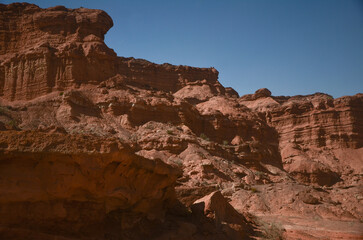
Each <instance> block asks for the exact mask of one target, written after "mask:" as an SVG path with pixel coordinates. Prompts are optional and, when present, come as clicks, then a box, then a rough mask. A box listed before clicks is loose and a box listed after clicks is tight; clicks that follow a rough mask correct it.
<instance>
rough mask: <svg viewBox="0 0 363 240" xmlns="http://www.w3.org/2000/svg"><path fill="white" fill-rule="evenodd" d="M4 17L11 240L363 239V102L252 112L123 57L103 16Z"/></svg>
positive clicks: (230, 96)
mask: <svg viewBox="0 0 363 240" xmlns="http://www.w3.org/2000/svg"><path fill="white" fill-rule="evenodd" d="M0 13H1V14H0V28H1V29H0V30H1V31H0V165H1V168H0V203H1V204H0V219H1V220H0V238H4V239H46V240H48V239H54V238H57V239H64V240H71V239H72V240H74V239H87V240H88V239H89V240H91V239H92V240H94V239H178V240H181V239H194V240H201V239H210V240H212V239H215V240H217V239H218V240H219V239H241V238H242V239H248V238H262V239H281V238H286V239H326V238H329V239H342V238H343V239H344V238H347V239H361V237H362V236H363V233H362V231H361V229H363V226H362V221H363V208H362V207H361V206H362V204H361V201H362V199H363V195H362V186H363V182H362V181H363V180H362V172H363V157H362V156H363V95H362V94H357V95H354V96H346V97H341V98H337V99H334V98H332V97H331V96H329V95H327V94H322V93H316V94H312V95H306V96H293V97H286V96H273V95H272V93H271V92H270V91H269V90H268V89H259V90H257V91H256V92H255V93H254V94H248V95H245V96H242V97H239V95H238V93H237V92H236V91H235V90H233V89H232V88H225V87H223V86H222V85H221V84H220V83H219V81H218V71H217V70H216V69H214V68H196V67H189V66H174V65H170V64H166V63H165V64H155V63H151V62H149V61H146V60H143V59H134V58H125V57H118V56H116V54H115V52H114V51H113V50H112V49H110V48H108V47H107V46H106V45H105V43H104V36H105V34H106V33H107V31H108V30H109V29H110V28H111V27H112V25H113V22H112V19H111V18H110V17H109V16H108V15H107V14H106V13H105V12H103V11H101V10H90V9H85V8H79V9H67V8H65V7H62V6H57V7H52V8H47V9H41V8H39V7H38V6H36V5H33V4H27V3H14V4H10V5H3V4H0ZM312 229H314V230H312Z"/></svg>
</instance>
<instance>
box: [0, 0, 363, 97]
mask: <svg viewBox="0 0 363 240" xmlns="http://www.w3.org/2000/svg"><path fill="white" fill-rule="evenodd" d="M0 2H2V3H11V2H14V1H3V0H0ZM31 3H35V4H37V5H39V6H40V7H49V6H55V5H64V6H66V7H68V8H77V7H80V6H83V7H87V8H97V9H102V10H105V11H106V12H107V13H108V14H109V15H110V16H111V17H112V19H113V21H114V27H113V28H112V29H111V30H110V31H109V32H108V33H107V35H106V39H105V40H106V43H107V44H108V46H109V47H111V48H113V49H114V50H115V51H116V53H117V54H118V55H119V56H125V57H131V56H132V57H135V58H144V59H147V60H149V61H152V62H156V63H164V62H168V63H171V64H177V65H179V64H182V65H190V66H197V67H215V68H216V69H217V70H218V71H219V73H220V74H219V80H220V82H221V83H222V84H223V85H224V86H231V87H233V88H234V89H235V90H237V91H238V92H239V93H240V95H243V94H247V93H253V92H254V91H255V90H256V89H258V88H262V87H266V88H269V89H270V90H271V91H272V94H273V95H297V94H311V93H315V92H325V93H328V94H331V95H333V96H334V97H340V96H343V95H353V94H356V93H358V92H361V93H362V92H363V1H362V0H304V1H303V0H273V1H272V0H236V1H233V0H229V1H227V0H226V1H221V0H183V1H182V0H174V1H170V0H169V1H167V0H163V1H161V0H153V1H149V0H144V1H141V0H127V1H126V0H125V1H123V0H103V1H99V0H97V1H96V0H73V1H71V0H51V1H49V0H39V1H38V0H34V1H31Z"/></svg>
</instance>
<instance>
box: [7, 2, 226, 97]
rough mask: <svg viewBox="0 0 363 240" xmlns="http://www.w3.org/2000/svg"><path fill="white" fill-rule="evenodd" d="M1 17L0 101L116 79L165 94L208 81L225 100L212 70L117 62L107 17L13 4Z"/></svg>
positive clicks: (81, 10)
mask: <svg viewBox="0 0 363 240" xmlns="http://www.w3.org/2000/svg"><path fill="white" fill-rule="evenodd" d="M0 12H1V17H0V25H1V26H2V29H3V32H2V33H1V37H0V95H3V97H4V98H5V99H8V100H11V101H13V100H26V99H33V98H35V97H39V96H42V95H45V94H47V93H50V92H52V91H57V90H60V91H62V90H66V89H69V88H75V87H79V86H80V85H84V84H98V83H100V82H101V81H104V80H106V79H108V78H110V77H112V76H115V75H118V76H120V77H121V78H122V79H123V80H124V81H126V82H129V83H132V84H136V85H139V86H143V87H148V88H155V89H159V90H163V91H167V92H169V91H172V92H176V91H177V90H179V89H180V88H182V87H184V86H186V85H188V84H201V82H203V81H204V82H205V83H208V84H209V85H210V86H211V87H213V88H214V89H216V91H218V92H221V93H223V94H224V88H223V87H222V86H221V84H219V82H218V80H217V79H218V71H217V70H215V69H214V68H209V69H206V68H205V69H200V68H193V67H188V66H172V65H169V64H163V65H158V64H154V63H151V62H148V61H146V60H142V59H133V58H122V57H119V58H117V56H116V54H115V52H114V51H113V50H112V49H110V48H108V47H107V46H106V45H105V43H104V41H103V40H104V35H105V34H106V32H107V31H108V30H109V29H110V28H111V27H112V26H113V22H112V19H111V18H110V16H108V15H107V13H105V12H104V11H101V10H90V9H85V8H79V9H67V8H65V7H62V6H57V7H52V8H48V9H41V8H39V7H38V6H36V5H33V4H27V3H14V4H10V5H3V4H1V5H0Z"/></svg>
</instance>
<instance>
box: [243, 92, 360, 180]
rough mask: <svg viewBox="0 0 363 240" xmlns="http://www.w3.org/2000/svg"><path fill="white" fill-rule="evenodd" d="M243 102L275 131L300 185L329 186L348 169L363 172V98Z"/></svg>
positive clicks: (315, 96) (314, 97)
mask: <svg viewBox="0 0 363 240" xmlns="http://www.w3.org/2000/svg"><path fill="white" fill-rule="evenodd" d="M240 103H241V104H244V105H246V106H248V107H249V108H250V109H253V110H257V111H259V112H261V113H263V114H264V115H265V118H266V122H267V123H268V124H269V125H270V126H272V127H273V128H274V129H276V131H277V132H278V134H279V146H280V151H281V157H282V161H283V164H284V168H285V169H286V170H287V171H288V172H290V173H292V174H293V175H294V176H295V177H297V178H298V179H300V180H301V181H303V182H307V183H318V184H319V185H328V186H330V185H332V184H335V183H336V182H338V181H340V180H341V179H340V177H341V176H342V175H346V174H348V172H349V171H353V172H355V173H356V174H359V173H361V172H362V170H363V169H362V166H361V164H360V163H361V160H362V156H361V155H360V151H361V150H360V149H361V148H362V146H363V139H362V136H363V134H362V133H363V129H362V126H361V122H362V121H363V110H362V106H363V95H362V94H357V95H355V96H346V97H341V98H338V99H333V98H332V97H331V96H329V95H326V94H321V93H317V94H313V95H308V96H295V97H273V96H268V95H264V96H261V97H259V98H257V99H256V98H246V97H241V99H240ZM344 153H345V154H346V156H344ZM348 169H349V170H348Z"/></svg>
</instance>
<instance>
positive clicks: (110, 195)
mask: <svg viewBox="0 0 363 240" xmlns="http://www.w3.org/2000/svg"><path fill="white" fill-rule="evenodd" d="M0 146H1V149H0V151H1V153H0V164H1V166H2V167H1V170H0V171H1V177H0V179H1V180H0V181H1V188H0V191H1V197H0V202H1V210H0V215H1V217H0V218H1V222H0V224H1V226H2V231H1V232H0V235H1V234H4V232H5V233H6V232H9V231H11V230H12V229H17V228H19V229H24V230H25V229H29V230H34V231H39V230H41V231H44V232H49V231H51V232H52V234H54V235H57V233H63V234H69V235H71V236H72V235H73V236H82V235H83V236H88V237H91V236H94V237H97V238H102V237H103V236H104V234H107V232H108V231H114V230H115V229H113V228H117V229H118V231H119V232H120V235H121V236H122V232H123V231H127V230H128V229H130V228H132V227H134V226H133V225H135V224H136V223H137V221H135V222H134V223H132V222H125V221H124V220H122V221H123V222H118V223H117V222H114V223H112V221H111V220H112V219H111V218H112V217H113V214H115V213H118V214H119V218H123V217H127V216H128V215H130V213H133V216H135V215H139V218H142V217H145V218H151V219H155V218H159V219H160V218H163V216H164V214H165V210H166V208H167V206H168V204H170V201H172V200H173V199H174V197H173V196H174V188H173V184H174V183H175V180H176V178H177V176H178V174H179V173H178V169H176V168H173V167H172V166H170V165H167V164H165V163H164V162H162V161H161V160H149V159H145V158H142V157H140V156H137V155H135V154H133V152H132V151H131V150H130V149H129V148H128V147H127V146H124V145H123V144H122V143H120V142H119V141H118V140H116V139H112V138H99V137H98V138H95V137H92V136H87V135H72V136H69V135H68V136H67V135H65V134H64V133H59V132H54V133H43V132H39V131H18V132H17V131H6V132H2V133H1V136H0ZM107 221H111V222H110V224H120V225H119V226H116V227H115V226H107ZM4 228H5V229H4ZM108 228H109V229H108ZM52 229H53V230H52ZM109 234H112V233H109Z"/></svg>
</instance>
